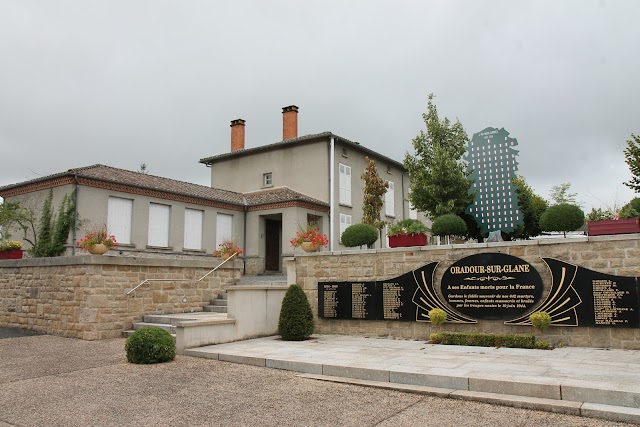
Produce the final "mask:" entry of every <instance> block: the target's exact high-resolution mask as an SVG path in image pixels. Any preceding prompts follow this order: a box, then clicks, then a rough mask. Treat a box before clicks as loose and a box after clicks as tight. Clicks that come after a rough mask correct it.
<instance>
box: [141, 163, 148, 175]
mask: <svg viewBox="0 0 640 427" xmlns="http://www.w3.org/2000/svg"><path fill="white" fill-rule="evenodd" d="M138 172H139V173H141V174H143V175H148V174H149V167H148V166H147V164H146V163H140V168H139V169H138Z"/></svg>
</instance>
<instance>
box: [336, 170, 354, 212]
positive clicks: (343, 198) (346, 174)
mask: <svg viewBox="0 0 640 427" xmlns="http://www.w3.org/2000/svg"><path fill="white" fill-rule="evenodd" d="M339 171H340V203H342V204H344V205H349V206H351V166H347V165H343V164H342V163H340V164H339Z"/></svg>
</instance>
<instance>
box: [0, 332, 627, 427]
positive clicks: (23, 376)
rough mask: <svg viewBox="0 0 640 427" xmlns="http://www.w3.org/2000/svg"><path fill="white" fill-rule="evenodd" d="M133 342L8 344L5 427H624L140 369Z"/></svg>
mask: <svg viewBox="0 0 640 427" xmlns="http://www.w3.org/2000/svg"><path fill="white" fill-rule="evenodd" d="M123 348H124V340H123V339H116V340H106V341H79V340H73V339H67V338H61V337H53V336H34V337H23V338H9V339H4V340H0V355H1V356H0V390H1V392H0V427H4V426H87V425H91V426H150V425H154V426H169V425H171V426H205V425H224V426H249V425H251V426H256V425H269V426H275V425H278V426H334V425H340V426H378V425H379V426H388V427H391V426H393V427H401V426H415V425H426V424H436V425H438V426H479V425H490V426H496V425H509V426H510V427H514V426H530V425H536V424H545V425H553V426H622V425H625V424H620V423H612V422H607V421H601V420H595V419H588V418H579V417H572V416H567V415H559V414H550V413H546V412H537V411H530V410H523V409H516V408H509V407H501V406H493V405H488V404H482V403H476V402H466V401H459V400H453V399H439V398H435V397H424V396H419V395H413V394H407V393H401V392H396V391H388V390H380V389H372V388H363V387H359V386H355V385H348V384H336V383H327V382H321V381H315V380H310V379H304V378H299V377H296V376H295V374H294V373H293V372H288V371H279V370H275V369H268V368H260V367H255V366H247V365H238V364H232V363H226V362H220V361H216V360H208V359H200V358H190V357H180V356H178V357H177V358H176V360H175V361H174V362H171V363H165V364H160V365H132V364H128V363H127V362H126V360H125V357H124V350H123Z"/></svg>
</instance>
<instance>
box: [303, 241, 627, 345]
mask: <svg viewBox="0 0 640 427" xmlns="http://www.w3.org/2000/svg"><path fill="white" fill-rule="evenodd" d="M295 266H296V275H297V278H296V279H297V283H299V284H301V285H302V286H303V287H304V288H305V291H306V292H307V294H308V296H309V299H310V302H311V303H312V306H313V307H314V312H315V313H316V315H317V332H320V333H347V334H356V335H367V336H386V337H397V338H413V339H427V338H428V336H429V334H430V333H431V332H432V331H434V330H437V331H477V332H485V333H535V334H536V336H537V337H538V339H545V340H548V341H550V342H551V343H552V344H557V345H571V346H592V347H614V348H634V349H640V317H639V314H638V313H639V311H640V292H639V288H638V282H639V280H638V277H640V239H639V238H638V236H636V235H626V236H602V237H601V236H599V237H590V238H587V237H584V238H580V239H554V240H553V241H549V240H547V241H532V242H501V243H489V244H463V245H450V246H432V247H428V246H427V247H421V248H396V249H384V250H377V251H360V252H356V251H354V252H342V253H339V254H329V253H324V254H323V253H320V254H316V255H310V256H302V257H297V258H296V259H295ZM433 308H440V309H442V310H444V311H445V312H447V322H446V323H445V324H444V325H442V326H439V327H432V325H431V323H430V320H429V315H428V313H429V311H430V310H431V309H433ZM536 311H546V312H547V313H549V314H550V315H551V318H552V327H551V328H549V329H548V330H547V331H545V332H540V331H537V330H535V329H534V328H533V327H532V326H531V323H530V321H529V315H530V314H531V313H533V312H536Z"/></svg>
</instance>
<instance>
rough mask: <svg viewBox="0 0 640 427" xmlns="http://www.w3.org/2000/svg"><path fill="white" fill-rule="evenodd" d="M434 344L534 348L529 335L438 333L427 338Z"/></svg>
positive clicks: (533, 338) (533, 339)
mask: <svg viewBox="0 0 640 427" xmlns="http://www.w3.org/2000/svg"><path fill="white" fill-rule="evenodd" d="M429 338H430V339H431V342H432V343H434V344H444V345H470V346H478V347H509V348H536V337H535V336H534V335H531V334H517V335H516V334H510V335H496V334H481V333H478V332H440V333H436V334H431V336H430V337H429Z"/></svg>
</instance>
